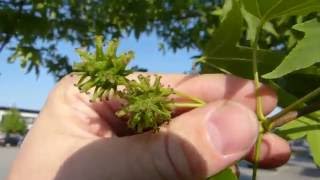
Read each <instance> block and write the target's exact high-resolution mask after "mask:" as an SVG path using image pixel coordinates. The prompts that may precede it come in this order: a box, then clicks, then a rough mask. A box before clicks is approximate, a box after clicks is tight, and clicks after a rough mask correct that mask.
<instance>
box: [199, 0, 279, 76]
mask: <svg viewBox="0 0 320 180" xmlns="http://www.w3.org/2000/svg"><path fill="white" fill-rule="evenodd" d="M227 2H230V3H229V4H226V5H225V7H224V8H227V9H230V11H229V12H228V13H227V15H226V17H225V18H224V20H223V22H222V23H221V25H220V26H219V28H218V29H217V30H216V31H214V33H213V34H212V38H211V39H210V40H209V41H208V43H207V44H206V47H205V49H204V61H205V62H204V63H203V65H202V72H203V73H209V72H216V71H221V70H220V69H224V70H226V71H228V72H230V73H232V74H235V75H238V76H242V77H246V78H251V77H252V72H251V69H252V67H251V64H252V51H253V49H252V48H250V47H244V46H239V45H238V42H239V40H240V36H241V32H242V31H241V29H242V16H241V11H240V7H239V4H238V3H237V2H235V1H234V2H233V3H232V1H231V0H230V1H227ZM228 6H232V8H230V7H228ZM230 29H232V33H230V31H229V30H230ZM257 53H258V63H259V65H260V69H259V71H260V72H262V73H266V72H269V71H271V70H272V69H274V68H275V67H276V66H277V65H278V64H279V63H280V60H281V59H282V58H283V55H282V54H281V53H279V52H274V51H270V50H258V52H257ZM212 64H214V66H212Z"/></svg>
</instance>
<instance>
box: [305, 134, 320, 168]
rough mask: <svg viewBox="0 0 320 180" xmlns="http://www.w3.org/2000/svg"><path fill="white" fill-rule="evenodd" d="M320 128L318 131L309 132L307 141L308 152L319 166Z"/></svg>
mask: <svg viewBox="0 0 320 180" xmlns="http://www.w3.org/2000/svg"><path fill="white" fill-rule="evenodd" d="M319 139H320V129H319V130H318V131H312V132H309V133H308V135H307V141H308V144H309V147H310V152H311V155H312V157H313V162H314V163H315V164H316V165H317V166H318V167H320V141H319Z"/></svg>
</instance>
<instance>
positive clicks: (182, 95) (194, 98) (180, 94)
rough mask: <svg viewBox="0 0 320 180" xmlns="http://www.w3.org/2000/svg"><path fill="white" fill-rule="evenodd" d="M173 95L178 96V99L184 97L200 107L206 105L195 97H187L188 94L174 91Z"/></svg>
mask: <svg viewBox="0 0 320 180" xmlns="http://www.w3.org/2000/svg"><path fill="white" fill-rule="evenodd" d="M174 94H176V95H178V96H180V97H184V98H187V99H190V100H192V101H194V102H196V103H197V104H201V105H205V104H206V102H204V101H203V100H202V99H200V98H197V97H194V96H191V95H188V94H185V93H182V92H179V91H176V90H175V91H174Z"/></svg>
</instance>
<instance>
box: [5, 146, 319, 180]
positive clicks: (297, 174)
mask: <svg viewBox="0 0 320 180" xmlns="http://www.w3.org/2000/svg"><path fill="white" fill-rule="evenodd" d="M17 152H18V148H12V147H11V148H10V147H9V148H8V147H0V180H5V178H6V176H7V174H8V172H9V169H10V165H11V163H12V162H13V160H14V158H15V155H16V154H17ZM240 172H241V177H240V180H250V177H251V168H250V167H249V166H248V164H246V163H244V162H243V163H241V164H240ZM258 179H259V180H319V179H320V169H319V168H316V167H315V165H314V164H313V163H312V160H311V158H310V157H308V156H294V155H293V156H292V157H291V160H290V161H289V163H288V164H287V165H285V166H283V167H281V168H278V169H273V170H259V172H258Z"/></svg>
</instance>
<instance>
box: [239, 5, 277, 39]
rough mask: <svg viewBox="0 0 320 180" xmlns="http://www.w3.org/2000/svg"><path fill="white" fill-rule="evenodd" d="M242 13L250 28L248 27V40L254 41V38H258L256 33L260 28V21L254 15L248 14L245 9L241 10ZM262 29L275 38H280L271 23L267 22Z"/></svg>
mask: <svg viewBox="0 0 320 180" xmlns="http://www.w3.org/2000/svg"><path fill="white" fill-rule="evenodd" d="M241 12H242V16H243V18H244V19H245V21H246V23H247V25H248V27H247V35H246V36H247V39H248V40H254V38H255V37H256V33H257V28H258V26H259V23H260V20H259V19H258V18H257V17H255V16H253V15H252V14H250V13H248V12H247V11H246V10H245V8H243V7H242V8H241ZM262 29H263V30H264V31H266V32H268V33H270V34H272V35H274V36H275V37H279V34H278V33H277V31H276V30H275V28H274V25H273V24H272V23H271V22H266V23H265V24H264V25H263V27H262Z"/></svg>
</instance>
